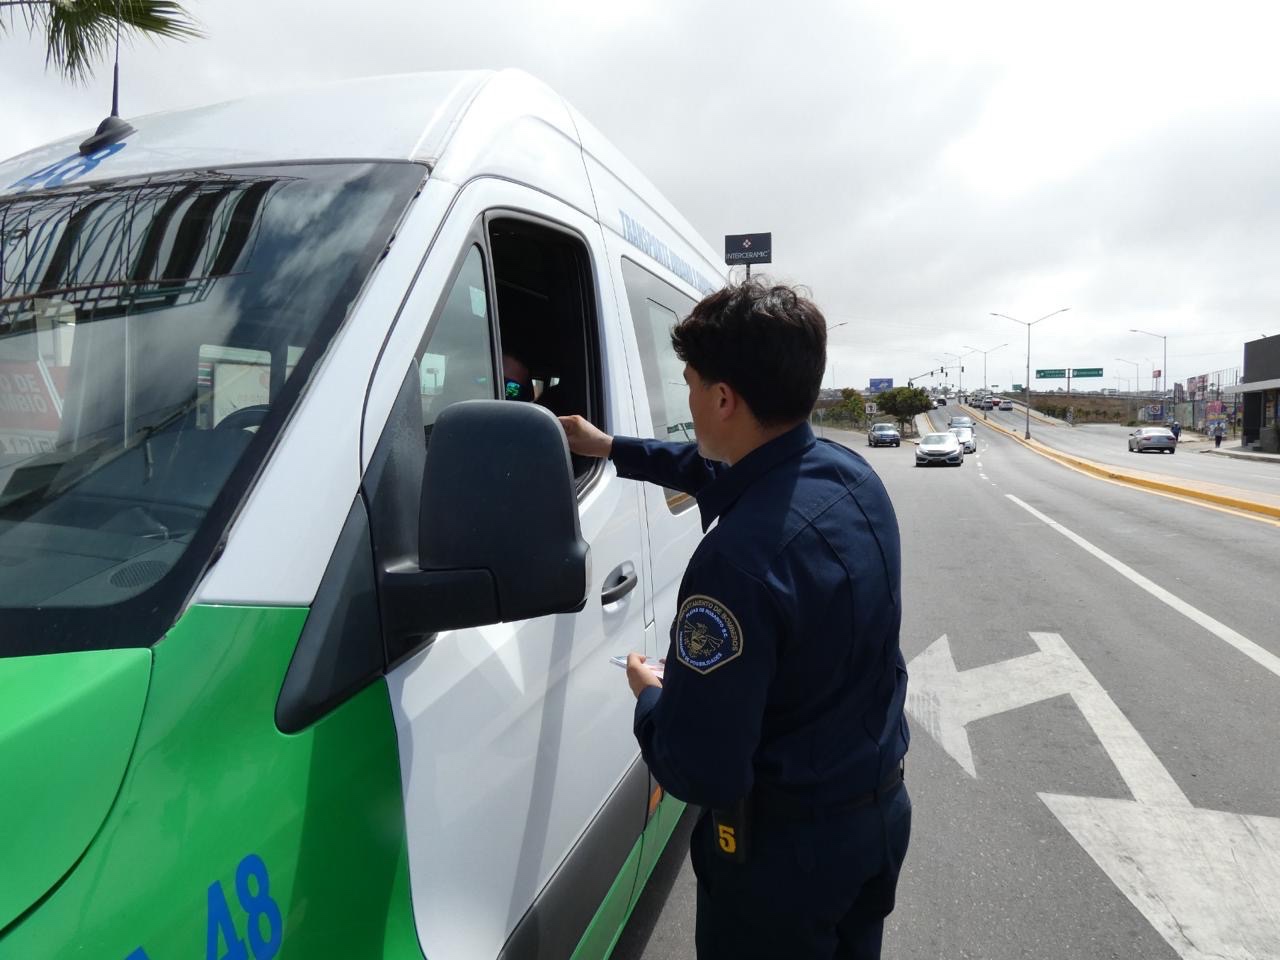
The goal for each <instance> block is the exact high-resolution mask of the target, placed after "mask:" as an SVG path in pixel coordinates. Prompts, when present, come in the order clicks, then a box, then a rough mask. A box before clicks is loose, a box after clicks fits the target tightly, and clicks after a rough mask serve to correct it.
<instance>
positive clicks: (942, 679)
mask: <svg viewBox="0 0 1280 960" xmlns="http://www.w3.org/2000/svg"><path fill="white" fill-rule="evenodd" d="M945 412H946V411H935V418H936V419H937V421H938V423H939V425H940V424H941V423H942V422H943V421H942V418H938V417H937V414H940V413H945ZM827 435H828V436H829V437H830V436H836V437H838V438H839V437H840V435H837V434H835V432H833V431H827ZM841 439H842V440H844V439H847V440H848V442H849V443H850V445H851V446H854V448H855V449H856V450H857V451H858V452H859V453H861V454H862V455H863V456H865V457H867V459H868V460H869V461H870V462H871V463H872V464H873V465H874V466H875V468H876V470H877V471H878V472H879V474H880V475H881V477H882V478H883V479H884V482H885V484H886V486H887V487H888V489H889V491H890V494H891V495H892V497H893V500H894V503H895V506H896V508H897V511H898V516H899V523H900V527H901V531H902V538H903V556H904V570H903V597H904V620H903V632H902V646H903V651H904V654H905V656H906V657H907V660H908V663H909V669H910V671H911V692H912V697H913V703H912V709H911V711H910V713H911V723H912V730H913V739H912V747H911V752H910V754H909V755H908V759H907V782H908V785H909V788H910V790H911V795H912V799H913V802H914V806H915V814H914V817H915V819H914V833H913V839H912V845H911V851H910V853H909V856H908V861H907V864H906V868H905V871H904V874H903V879H902V883H901V886H900V887H899V898H898V908H897V910H896V911H895V913H894V914H893V915H892V917H891V918H890V920H889V923H888V926H887V932H886V938H885V956H886V957H889V958H904V960H907V958H909V960H917V958H919V960H923V958H930V960H935V958H948V960H950V958H966V957H974V958H977V957H982V958H992V960H1003V958H1015V957H1016V958H1022V957H1035V958H1040V960H1052V958H1061V960H1078V958H1090V960H1092V958H1126V960H1128V958H1142V960H1147V958H1154V960H1162V958H1176V957H1180V956H1181V957H1184V958H1191V957H1196V958H1200V957H1229V958H1240V960H1245V958H1277V957H1280V777H1277V774H1276V771H1277V770H1280V737H1277V735H1276V731H1278V730H1280V628H1277V626H1276V624H1277V622H1280V600H1278V599H1277V595H1276V588H1275V584H1276V580H1275V576H1276V574H1275V571H1276V570H1277V565H1278V561H1280V525H1277V524H1276V523H1274V522H1268V521H1262V520H1251V519H1246V518H1242V517H1239V516H1235V515H1230V514H1226V513H1222V512H1220V511H1217V510H1214V509H1211V508H1208V507H1202V506H1197V505H1193V504H1189V503H1184V502H1179V501H1174V500H1170V499H1168V498H1163V497H1159V496H1155V495H1152V494H1150V493H1146V492H1143V491H1140V490H1135V489H1131V488H1127V487H1123V486H1120V485H1117V484H1113V483H1108V482H1104V481H1101V480H1097V479H1094V478H1091V477H1087V476H1084V475H1082V474H1080V473H1077V472H1075V471H1072V470H1069V469H1066V468H1064V467H1062V466H1060V465H1058V464H1056V463H1054V462H1052V461H1049V460H1048V459H1046V458H1044V457H1041V456H1039V455H1037V454H1035V453H1033V452H1031V451H1029V450H1027V449H1025V448H1023V447H1022V446H1020V445H1019V444H1017V443H1015V442H1014V441H1012V440H1009V439H1007V438H1004V437H1000V436H998V435H994V434H992V433H991V432H990V431H983V432H982V433H981V434H980V445H979V453H978V454H977V455H973V454H971V455H969V456H968V457H966V458H965V463H964V466H963V467H961V468H959V469H955V468H951V469H948V468H940V467H934V468H929V469H916V468H915V467H914V464H913V459H914V458H913V455H912V454H913V448H912V446H911V445H910V443H907V444H905V445H904V446H903V447H901V448H898V449H895V448H877V449H869V448H867V447H866V446H865V442H864V441H863V440H862V438H861V437H858V436H856V435H844V436H843V438H841ZM1150 459H1152V460H1157V459H1159V458H1157V457H1154V456H1153V457H1151V458H1150ZM1163 459H1165V460H1174V459H1175V457H1168V456H1166V457H1164V458H1163ZM1176 459H1179V460H1180V459H1181V456H1180V455H1179V456H1178V457H1177V458H1176ZM1188 459H1190V458H1188ZM1203 459H1209V458H1207V457H1206V458H1203ZM1033 635H1034V636H1033ZM944 636H945V638H946V639H945V641H943V640H941V638H943V637H944ZM1055 638H1057V639H1055ZM922 655H923V656H922ZM1015 658H1025V659H1023V660H1016V659H1015ZM952 661H954V668H951V667H950V663H951V662H952ZM1009 661H1013V662H1012V664H1010V663H1009ZM955 670H958V671H959V673H956V672H954V671H955ZM1019 670H1021V671H1022V672H1019ZM969 671H972V672H969ZM944 742H945V744H946V746H945V747H944V746H943V743H944ZM969 768H971V769H969ZM694 903H695V896H694V882H693V877H692V873H691V871H690V869H689V865H688V858H687V831H681V832H678V833H677V836H676V837H675V838H673V842H672V844H671V845H670V846H669V848H668V850H667V852H666V854H665V855H664V858H663V861H662V862H661V863H660V865H659V867H658V870H657V872H656V873H655V875H654V880H653V882H651V884H650V887H649V889H648V890H647V891H646V894H645V897H644V899H643V900H642V902H641V903H640V905H639V907H638V908H637V910H636V912H635V914H634V915H633V917H632V920H631V922H630V924H629V926H628V929H627V931H626V932H625V933H624V935H623V938H622V940H621V941H620V943H619V946H618V949H617V951H616V952H615V957H618V958H623V960H639V958H644V960H675V958H693V956H694V952H693V945H692V943H693V916H694Z"/></svg>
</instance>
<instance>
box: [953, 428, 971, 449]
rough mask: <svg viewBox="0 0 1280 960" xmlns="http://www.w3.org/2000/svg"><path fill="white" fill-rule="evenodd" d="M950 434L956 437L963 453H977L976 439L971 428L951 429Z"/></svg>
mask: <svg viewBox="0 0 1280 960" xmlns="http://www.w3.org/2000/svg"><path fill="white" fill-rule="evenodd" d="M951 432H952V433H954V434H955V435H956V439H957V440H959V441H960V446H961V447H962V448H963V449H964V452H965V453H977V452H978V438H977V437H975V436H974V435H973V427H952V428H951Z"/></svg>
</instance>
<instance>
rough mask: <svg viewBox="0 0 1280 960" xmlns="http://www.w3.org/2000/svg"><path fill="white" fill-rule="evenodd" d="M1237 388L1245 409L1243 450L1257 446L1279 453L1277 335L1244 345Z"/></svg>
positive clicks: (1279, 350)
mask: <svg viewBox="0 0 1280 960" xmlns="http://www.w3.org/2000/svg"><path fill="white" fill-rule="evenodd" d="M1242 379H1243V382H1242V383H1241V384H1240V385H1239V387H1238V389H1239V391H1240V399H1241V403H1242V406H1243V408H1244V411H1243V412H1244V422H1243V440H1244V444H1245V446H1249V445H1251V444H1255V443H1256V444H1259V445H1260V446H1261V447H1262V449H1264V450H1267V451H1269V452H1271V453H1280V433H1278V432H1277V430H1276V429H1275V424H1276V423H1280V335H1277V336H1274V337H1263V338H1262V339H1261V340H1250V341H1249V342H1248V343H1246V344H1245V345H1244V377H1243V378H1242Z"/></svg>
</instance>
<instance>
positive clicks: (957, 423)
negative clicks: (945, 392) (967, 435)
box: [947, 415, 973, 428]
mask: <svg viewBox="0 0 1280 960" xmlns="http://www.w3.org/2000/svg"><path fill="white" fill-rule="evenodd" d="M972 426H973V417H965V416H959V415H957V416H954V417H948V418H947V427H948V428H951V427H972Z"/></svg>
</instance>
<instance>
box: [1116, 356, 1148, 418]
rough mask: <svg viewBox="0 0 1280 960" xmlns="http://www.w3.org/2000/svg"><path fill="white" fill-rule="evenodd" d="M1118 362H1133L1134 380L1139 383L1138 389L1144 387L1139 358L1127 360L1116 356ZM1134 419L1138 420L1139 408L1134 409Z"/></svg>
mask: <svg viewBox="0 0 1280 960" xmlns="http://www.w3.org/2000/svg"><path fill="white" fill-rule="evenodd" d="M1116 363H1131V364H1133V379H1134V382H1135V383H1137V385H1138V389H1141V388H1142V378H1141V377H1140V376H1139V374H1138V361H1137V360H1126V359H1125V358H1124V357H1116ZM1132 392H1133V393H1135V394H1136V393H1137V392H1138V390H1133V391H1132ZM1133 419H1135V420H1137V419H1138V411H1137V410H1134V411H1133Z"/></svg>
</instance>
